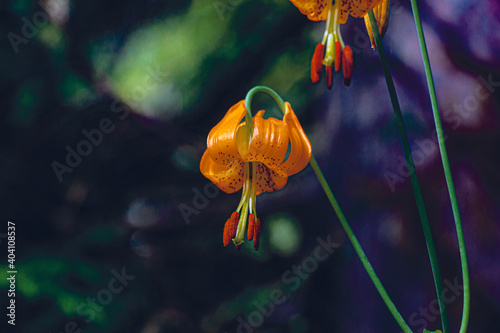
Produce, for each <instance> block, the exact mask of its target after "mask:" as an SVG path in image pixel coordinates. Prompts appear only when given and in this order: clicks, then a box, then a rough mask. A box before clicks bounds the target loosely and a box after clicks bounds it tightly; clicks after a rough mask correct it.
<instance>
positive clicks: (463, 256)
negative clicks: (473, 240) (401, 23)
mask: <svg viewBox="0 0 500 333" xmlns="http://www.w3.org/2000/svg"><path fill="white" fill-rule="evenodd" d="M411 8H412V11H413V17H414V19H415V26H416V28H417V34H418V41H419V43H420V51H421V53H422V59H423V61H424V67H425V76H426V79H427V86H428V87H429V96H430V99H431V105H432V115H433V116H434V124H435V126H436V133H437V137H438V144H439V152H440V154H441V161H442V162H443V169H444V175H445V178H446V185H447V186H448V193H449V195H450V201H451V208H452V210H453V217H454V219H455V228H456V230H457V238H458V246H459V248H460V261H461V263H462V276H463V280H464V304H463V311H462V323H461V325H460V333H465V332H466V331H467V325H468V323H469V307H470V282H469V267H468V264H467V252H466V251H465V239H464V232H463V228H462V221H461V218H460V212H459V209H458V201H457V195H456V193H455V186H454V185H453V178H452V175H451V169H450V163H449V161H448V154H447V152H446V146H445V143H444V133H443V126H442V125H441V118H440V116H439V108H438V103H437V97H436V88H435V87H434V79H433V78H432V72H431V64H430V61H429V54H428V53H427V46H426V45H425V37H424V30H423V29H422V20H421V19H420V13H419V11H418V6H417V1H416V0H411Z"/></svg>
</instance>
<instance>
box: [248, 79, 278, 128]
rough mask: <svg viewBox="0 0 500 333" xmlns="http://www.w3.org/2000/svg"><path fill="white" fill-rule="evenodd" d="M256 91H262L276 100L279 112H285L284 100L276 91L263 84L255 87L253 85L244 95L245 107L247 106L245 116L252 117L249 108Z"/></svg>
mask: <svg viewBox="0 0 500 333" xmlns="http://www.w3.org/2000/svg"><path fill="white" fill-rule="evenodd" d="M257 93H264V94H266V95H268V96H270V97H271V98H272V99H273V100H274V101H275V102H276V104H278V106H279V107H280V109H281V112H283V114H285V110H286V108H285V102H284V101H283V99H282V98H281V97H280V95H278V93H277V92H276V91H274V90H272V89H271V88H268V87H265V86H256V87H253V88H252V89H250V91H249V92H248V93H247V96H246V97H245V107H246V108H247V114H246V115H245V117H250V119H252V111H250V108H251V104H252V99H253V96H254V95H255V94H257ZM247 122H248V120H247Z"/></svg>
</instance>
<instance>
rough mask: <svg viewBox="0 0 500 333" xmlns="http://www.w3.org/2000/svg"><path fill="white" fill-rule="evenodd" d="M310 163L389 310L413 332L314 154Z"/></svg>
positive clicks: (400, 323) (405, 329)
mask: <svg viewBox="0 0 500 333" xmlns="http://www.w3.org/2000/svg"><path fill="white" fill-rule="evenodd" d="M309 164H310V165H311V167H312V169H313V171H314V173H315V174H316V177H317V178H318V181H319V183H320V184H321V187H322V188H323V190H324V191H325V194H326V196H327V197H328V200H329V201H330V204H331V205H332V207H333V210H335V213H336V214H337V216H338V218H339V220H340V224H341V225H342V228H344V231H345V233H346V234H347V237H348V238H349V240H350V241H351V244H352V246H353V247H354V250H355V251H356V254H357V255H358V257H359V259H360V260H361V263H362V264H363V267H364V268H365V270H366V272H367V273H368V275H369V276H370V279H372V281H373V284H374V285H375V288H377V291H378V292H379V294H380V296H381V297H382V299H383V300H384V302H385V304H386V305H387V307H388V308H389V311H390V312H391V314H392V316H393V317H394V319H396V321H397V322H398V324H399V326H400V327H401V329H402V330H403V331H404V332H405V333H411V329H410V327H408V325H407V324H406V322H405V321H404V319H403V317H401V314H400V313H399V312H398V310H397V309H396V306H395V305H394V303H393V302H392V300H391V298H390V297H389V295H388V294H387V291H385V288H384V286H383V285H382V283H381V282H380V280H379V278H378V277H377V274H376V273H375V271H374V269H373V267H372V265H371V264H370V262H369V261H368V258H367V257H366V254H365V252H364V251H363V249H362V248H361V245H360V244H359V242H358V240H357V238H356V236H355V235H354V233H353V231H352V229H351V227H350V226H349V223H348V222H347V220H346V218H345V216H344V213H342V210H341V209H340V206H339V204H338V202H337V200H336V199H335V196H334V195H333V193H332V190H331V189H330V186H328V183H327V181H326V179H325V176H323V173H322V172H321V169H320V168H319V166H318V163H317V162H316V159H315V158H314V155H311V160H310V162H309Z"/></svg>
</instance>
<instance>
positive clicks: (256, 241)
mask: <svg viewBox="0 0 500 333" xmlns="http://www.w3.org/2000/svg"><path fill="white" fill-rule="evenodd" d="M260 231H261V226H260V219H256V220H255V223H254V235H253V248H254V249H255V251H258V250H259V240H260Z"/></svg>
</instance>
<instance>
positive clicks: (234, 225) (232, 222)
mask: <svg viewBox="0 0 500 333" xmlns="http://www.w3.org/2000/svg"><path fill="white" fill-rule="evenodd" d="M239 218H240V214H239V213H238V212H234V213H233V214H231V217H230V218H229V219H228V220H227V221H226V224H225V225H224V233H223V236H222V241H223V242H224V246H228V245H229V243H231V239H233V238H234V237H236V230H237V229H238V220H239Z"/></svg>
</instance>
